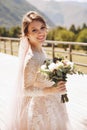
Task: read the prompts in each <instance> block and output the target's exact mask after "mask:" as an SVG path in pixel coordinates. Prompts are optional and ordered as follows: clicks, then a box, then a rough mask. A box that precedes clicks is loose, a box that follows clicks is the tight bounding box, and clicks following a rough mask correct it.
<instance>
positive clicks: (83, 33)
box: [76, 29, 87, 51]
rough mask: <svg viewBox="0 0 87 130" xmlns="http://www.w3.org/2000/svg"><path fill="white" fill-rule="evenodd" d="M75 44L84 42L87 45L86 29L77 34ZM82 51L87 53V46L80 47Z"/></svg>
mask: <svg viewBox="0 0 87 130" xmlns="http://www.w3.org/2000/svg"><path fill="white" fill-rule="evenodd" d="M76 41H77V42H85V43H87V29H83V30H82V31H81V32H80V33H79V34H78V37H77V39H76ZM82 48H83V49H84V50H86V51H87V46H82Z"/></svg>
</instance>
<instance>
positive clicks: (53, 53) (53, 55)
mask: <svg viewBox="0 0 87 130" xmlns="http://www.w3.org/2000/svg"><path fill="white" fill-rule="evenodd" d="M54 57H55V52H54V44H53V43H52V59H54Z"/></svg>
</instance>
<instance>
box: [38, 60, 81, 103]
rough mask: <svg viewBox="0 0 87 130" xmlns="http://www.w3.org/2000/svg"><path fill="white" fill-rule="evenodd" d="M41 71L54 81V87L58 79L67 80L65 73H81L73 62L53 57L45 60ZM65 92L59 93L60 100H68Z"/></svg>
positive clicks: (63, 101)
mask: <svg viewBox="0 0 87 130" xmlns="http://www.w3.org/2000/svg"><path fill="white" fill-rule="evenodd" d="M40 72H41V73H43V74H44V75H45V76H47V78H48V79H49V80H51V81H54V82H55V84H54V86H55V87H56V85H57V83H58V82H59V81H61V80H62V81H67V75H68V74H70V75H72V74H76V73H78V74H82V72H80V71H77V70H76V67H75V64H74V63H73V62H71V61H69V60H67V59H64V58H54V59H53V61H52V60H46V61H45V62H44V64H43V65H42V66H41V70H40ZM68 101H69V99H68V96H67V94H66V93H65V94H62V95H61V102H62V103H65V102H68Z"/></svg>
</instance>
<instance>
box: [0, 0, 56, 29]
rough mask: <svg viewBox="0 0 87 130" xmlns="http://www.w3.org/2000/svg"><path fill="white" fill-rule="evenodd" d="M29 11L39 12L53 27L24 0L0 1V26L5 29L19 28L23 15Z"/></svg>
mask: <svg viewBox="0 0 87 130" xmlns="http://www.w3.org/2000/svg"><path fill="white" fill-rule="evenodd" d="M30 10H35V11H37V12H39V13H40V14H41V15H43V16H44V18H45V19H46V21H47V23H48V24H49V26H54V25H53V23H52V22H51V20H50V19H49V18H48V17H47V16H46V15H44V13H42V12H41V11H39V10H38V9H37V8H36V7H34V6H33V5H31V4H30V3H29V2H27V1H26V0H0V26H4V27H6V28H9V27H12V26H21V21H22V17H23V15H24V14H25V13H26V12H28V11H30Z"/></svg>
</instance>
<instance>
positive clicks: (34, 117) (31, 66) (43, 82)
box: [12, 43, 72, 130]
mask: <svg viewBox="0 0 87 130" xmlns="http://www.w3.org/2000/svg"><path fill="white" fill-rule="evenodd" d="M27 46H28V45H27V44H26V45H25V46H22V43H21V51H20V53H21V58H20V59H22V60H21V61H23V62H24V65H22V67H21V68H22V69H21V74H20V76H21V78H22V79H21V80H20V81H22V82H21V83H19V84H21V85H22V86H21V85H20V87H19V90H20V92H19V93H18V94H19V95H21V96H18V99H17V101H18V106H17V105H16V107H15V112H16V114H15V115H17V116H15V119H14V121H15V123H14V126H13V127H12V130H72V129H71V126H70V122H69V119H68V115H67V110H66V106H65V104H63V103H61V102H60V95H59V94H48V95H47V94H46V95H45V94H44V93H43V88H45V87H51V86H52V85H53V82H50V81H48V80H47V79H45V78H44V77H43V76H42V75H41V74H40V73H39V71H38V70H39V68H40V66H41V65H42V64H43V62H44V60H45V59H46V55H45V53H44V51H42V52H37V51H31V49H28V50H27V51H26V48H27ZM23 57H24V59H23ZM21 63H22V62H21ZM22 74H23V77H22ZM20 81H19V82H20ZM19 90H18V91H19Z"/></svg>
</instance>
